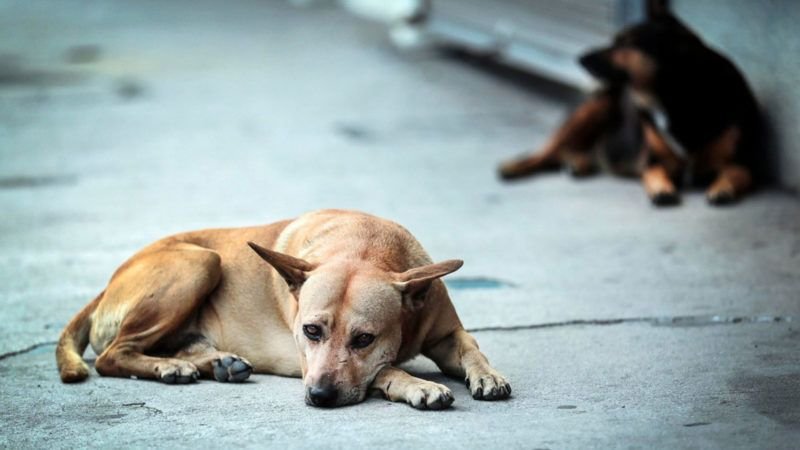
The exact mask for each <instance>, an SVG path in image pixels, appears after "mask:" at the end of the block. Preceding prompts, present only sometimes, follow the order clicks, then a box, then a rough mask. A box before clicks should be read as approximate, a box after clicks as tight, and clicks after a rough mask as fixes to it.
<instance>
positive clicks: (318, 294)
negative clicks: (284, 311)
mask: <svg viewBox="0 0 800 450" xmlns="http://www.w3.org/2000/svg"><path fill="white" fill-rule="evenodd" d="M250 246H251V247H252V248H253V250H255V251H256V253H258V254H259V255H260V256H261V257H262V258H263V259H264V260H265V261H266V262H268V263H269V264H270V265H271V266H272V267H274V268H275V270H277V272H278V273H279V274H280V275H281V276H282V277H283V279H284V280H286V283H287V284H288V286H289V291H290V292H291V293H292V295H293V296H294V298H295V300H296V301H297V304H296V307H297V314H295V321H294V324H293V332H294V337H295V341H296V343H297V349H298V350H299V352H300V364H301V367H302V370H303V383H304V385H305V390H306V403H308V404H309V405H314V406H325V407H332V406H342V405H347V404H351V403H357V402H360V401H361V400H363V399H364V398H365V397H366V395H367V393H368V390H369V387H370V385H371V384H372V382H373V380H374V379H375V376H376V375H377V374H378V372H379V371H380V370H381V369H382V368H384V367H386V366H388V365H391V364H392V363H393V362H394V361H395V359H396V358H397V355H398V352H399V351H400V347H401V344H402V342H403V323H404V318H405V317H406V315H407V314H409V313H413V312H415V311H417V310H419V309H420V308H421V307H422V306H423V305H424V301H425V297H426V294H427V293H428V292H429V291H430V288H431V286H432V284H433V283H435V282H437V281H436V280H437V279H438V278H440V277H442V276H444V275H447V274H448V273H451V272H454V271H456V270H458V268H459V267H461V265H462V262H461V261H459V260H449V261H444V262H441V263H437V264H430V265H427V266H423V267H417V268H414V269H410V270H408V271H405V272H402V273H396V272H388V271H385V270H381V269H379V268H377V267H374V266H372V265H369V264H366V263H364V262H352V261H332V262H329V263H325V264H311V263H309V262H307V261H304V260H302V259H298V258H294V257H292V256H289V255H285V254H282V253H278V252H275V251H272V250H268V249H265V248H263V247H259V246H258V245H256V244H253V243H250Z"/></svg>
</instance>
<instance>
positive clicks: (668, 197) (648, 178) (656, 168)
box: [642, 165, 680, 206]
mask: <svg viewBox="0 0 800 450" xmlns="http://www.w3.org/2000/svg"><path fill="white" fill-rule="evenodd" d="M642 184H643V185H644V190H645V192H647V196H648V197H650V201H652V202H653V204H654V205H657V206H669V205H676V204H678V203H679V202H680V197H679V196H678V191H677V190H676V189H675V184H674V183H673V182H672V180H671V179H670V177H669V174H668V173H667V169H665V168H664V166H662V165H653V166H650V167H648V168H647V169H645V171H644V173H643V174H642Z"/></svg>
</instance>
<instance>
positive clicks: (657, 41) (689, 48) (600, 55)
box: [579, 0, 704, 91]
mask: <svg viewBox="0 0 800 450" xmlns="http://www.w3.org/2000/svg"><path fill="white" fill-rule="evenodd" d="M703 48H704V44H703V42H702V41H701V40H700V38H699V37H698V36H697V35H696V34H694V33H693V32H692V31H691V30H690V29H689V28H688V27H687V26H686V25H684V24H683V23H682V22H681V21H680V20H678V19H677V18H676V17H675V16H674V15H672V14H671V13H670V12H669V11H668V10H667V8H666V7H665V6H664V5H663V1H661V2H659V1H657V0H653V1H651V2H650V5H649V8H648V16H647V19H646V20H645V21H644V22H642V23H640V24H637V25H634V26H631V27H628V28H625V29H623V30H622V31H620V32H619V33H617V35H616V36H615V37H614V39H613V41H612V43H611V45H610V46H608V47H604V48H599V49H595V50H592V51H589V52H588V53H586V54H584V55H583V56H581V57H580V59H579V62H580V64H581V65H582V66H583V67H584V68H585V69H586V70H587V71H589V73H590V74H592V76H594V77H596V78H598V79H599V80H600V81H602V82H604V83H606V84H609V85H611V86H620V85H625V84H629V85H631V86H633V87H634V88H636V89H640V90H644V91H647V90H651V89H652V88H653V86H654V84H655V83H656V82H657V81H658V79H659V78H660V77H662V76H669V73H668V72H669V71H670V70H674V69H679V68H687V67H691V64H692V63H691V58H692V57H693V56H694V55H697V54H699V53H700V52H701V51H702V49H703Z"/></svg>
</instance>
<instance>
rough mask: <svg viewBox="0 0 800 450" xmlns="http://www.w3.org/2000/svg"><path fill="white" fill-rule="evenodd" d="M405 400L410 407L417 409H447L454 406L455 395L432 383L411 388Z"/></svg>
mask: <svg viewBox="0 0 800 450" xmlns="http://www.w3.org/2000/svg"><path fill="white" fill-rule="evenodd" d="M405 398H406V402H407V403H408V404H409V405H411V406H413V407H414V408H417V409H445V408H449V407H450V405H451V404H453V394H452V392H450V389H448V388H447V386H444V385H442V384H438V383H434V382H431V381H424V382H421V383H415V384H413V385H411V386H409V387H408V388H407V390H406V392H405Z"/></svg>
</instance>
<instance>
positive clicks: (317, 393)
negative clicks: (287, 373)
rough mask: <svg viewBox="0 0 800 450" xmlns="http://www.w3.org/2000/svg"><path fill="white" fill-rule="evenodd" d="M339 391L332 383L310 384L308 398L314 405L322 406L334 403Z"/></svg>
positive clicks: (329, 405)
mask: <svg viewBox="0 0 800 450" xmlns="http://www.w3.org/2000/svg"><path fill="white" fill-rule="evenodd" d="M338 398H339V391H338V390H337V389H336V388H335V387H333V385H330V384H326V385H322V386H312V387H310V388H309V389H308V399H309V401H310V402H311V404H312V405H314V406H321V407H323V408H326V407H331V406H334V405H336V400H337V399H338Z"/></svg>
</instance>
